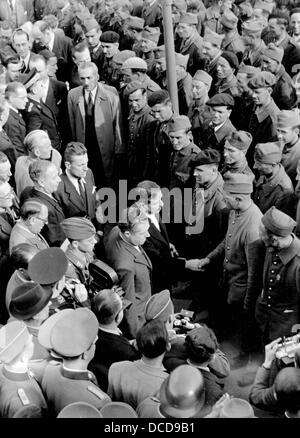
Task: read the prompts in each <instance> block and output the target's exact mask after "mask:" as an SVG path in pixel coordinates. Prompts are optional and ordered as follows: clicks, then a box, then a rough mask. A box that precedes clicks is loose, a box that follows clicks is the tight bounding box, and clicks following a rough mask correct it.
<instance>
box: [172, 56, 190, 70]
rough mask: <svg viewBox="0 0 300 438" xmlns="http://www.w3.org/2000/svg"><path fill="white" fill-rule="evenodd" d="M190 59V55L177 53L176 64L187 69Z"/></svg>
mask: <svg viewBox="0 0 300 438" xmlns="http://www.w3.org/2000/svg"><path fill="white" fill-rule="evenodd" d="M188 60H189V55H181V53H175V63H176V65H179V66H180V67H183V68H185V69H186V67H187V63H188Z"/></svg>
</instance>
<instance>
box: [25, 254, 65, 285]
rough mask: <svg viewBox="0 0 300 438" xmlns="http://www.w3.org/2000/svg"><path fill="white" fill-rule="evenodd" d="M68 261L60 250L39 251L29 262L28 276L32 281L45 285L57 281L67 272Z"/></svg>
mask: <svg viewBox="0 0 300 438" xmlns="http://www.w3.org/2000/svg"><path fill="white" fill-rule="evenodd" d="M67 269H68V259H67V257H66V255H65V253H64V252H63V250H62V249H60V248H54V247H53V248H47V249H43V250H42V251H39V252H38V253H37V254H36V255H35V256H34V257H33V258H32V259H31V260H30V262H29V265H28V275H29V277H30V278H31V280H32V281H35V282H36V283H38V284H42V285H47V284H53V283H56V282H57V281H59V280H60V279H61V278H62V277H63V276H64V275H65V273H66V272H67Z"/></svg>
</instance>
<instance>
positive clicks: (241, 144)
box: [226, 131, 252, 152]
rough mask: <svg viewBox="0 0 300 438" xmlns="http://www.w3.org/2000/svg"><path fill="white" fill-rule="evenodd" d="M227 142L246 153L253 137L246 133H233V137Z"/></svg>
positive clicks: (228, 138)
mask: <svg viewBox="0 0 300 438" xmlns="http://www.w3.org/2000/svg"><path fill="white" fill-rule="evenodd" d="M227 142H228V143H229V144H230V145H231V146H233V147H234V148H237V149H239V150H240V151H244V152H246V151H247V150H248V149H249V146H250V144H251V143H252V135H251V134H250V133H249V132H246V131H233V132H232V133H231V135H230V136H229V137H227V138H226V143H227Z"/></svg>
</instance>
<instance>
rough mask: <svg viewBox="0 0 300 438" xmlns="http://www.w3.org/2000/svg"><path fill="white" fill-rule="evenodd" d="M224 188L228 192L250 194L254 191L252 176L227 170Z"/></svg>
mask: <svg viewBox="0 0 300 438" xmlns="http://www.w3.org/2000/svg"><path fill="white" fill-rule="evenodd" d="M223 190H224V192H228V193H236V194H244V195H250V193H252V192H253V183H252V178H251V177H250V176H249V175H246V174H243V173H231V172H226V174H225V175H224V185H223Z"/></svg>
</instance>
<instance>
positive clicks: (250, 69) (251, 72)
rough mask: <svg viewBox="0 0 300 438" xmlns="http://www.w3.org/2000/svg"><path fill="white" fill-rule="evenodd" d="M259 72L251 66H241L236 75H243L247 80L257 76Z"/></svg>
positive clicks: (258, 69)
mask: <svg viewBox="0 0 300 438" xmlns="http://www.w3.org/2000/svg"><path fill="white" fill-rule="evenodd" d="M260 72H261V70H260V68H258V67H253V65H245V64H243V65H241V66H240V68H239V69H238V73H244V74H246V75H247V77H248V78H252V77H253V76H255V75H257V73H260Z"/></svg>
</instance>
